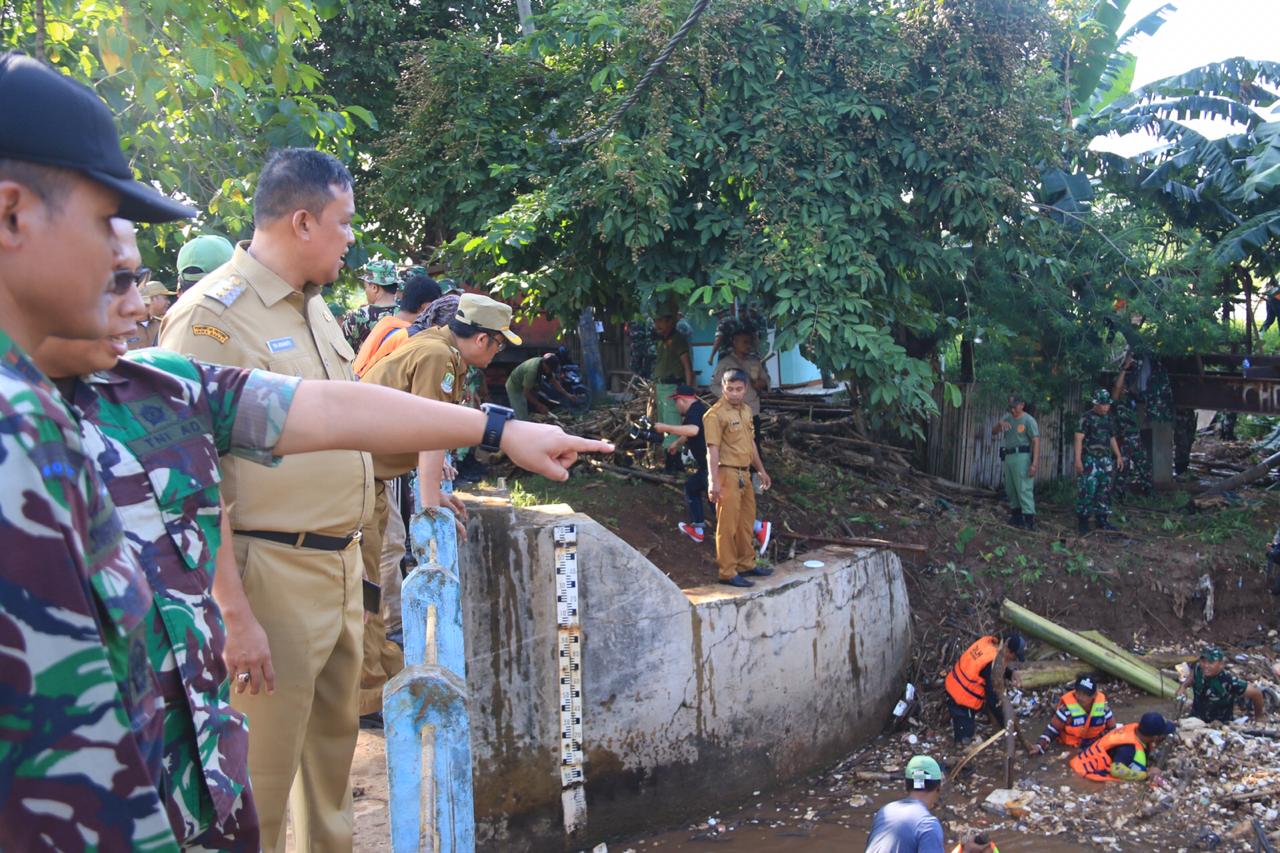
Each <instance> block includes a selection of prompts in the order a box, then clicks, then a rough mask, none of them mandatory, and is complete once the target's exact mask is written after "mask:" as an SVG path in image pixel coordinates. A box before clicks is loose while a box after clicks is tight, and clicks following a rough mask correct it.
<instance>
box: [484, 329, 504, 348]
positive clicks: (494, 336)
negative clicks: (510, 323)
mask: <svg viewBox="0 0 1280 853" xmlns="http://www.w3.org/2000/svg"><path fill="white" fill-rule="evenodd" d="M487 334H488V335H489V340H491V341H493V342H494V343H496V344H497V345H498V352H502V351H503V350H504V349H506V348H507V338H506V336H505V335H503V334H502V333H501V332H487Z"/></svg>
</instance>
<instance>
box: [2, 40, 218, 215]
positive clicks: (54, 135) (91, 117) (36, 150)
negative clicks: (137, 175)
mask: <svg viewBox="0 0 1280 853" xmlns="http://www.w3.org/2000/svg"><path fill="white" fill-rule="evenodd" d="M0 117H2V118H0V159H10V160H20V161H23V162H27V163H36V164H40V165H43V166H58V167H61V168H64V169H72V170H74V171H77V172H80V173H81V174H83V175H84V176H85V177H88V178H90V179H92V180H94V181H97V182H98V183H100V184H103V185H104V186H107V187H110V188H111V189H113V190H115V191H116V192H118V193H119V194H120V209H119V211H117V214H118V215H119V216H122V217H124V218H125V219H131V220H133V221H135V222H168V221H170V220H173V219H185V218H187V217H190V216H195V211H194V210H192V209H190V208H189V207H186V206H184V205H181V204H178V203H177V202H176V201H172V200H171V199H168V198H165V197H164V196H163V195H161V194H160V193H158V192H156V191H155V190H153V189H151V188H150V187H147V186H144V185H142V184H140V183H138V182H137V181H136V180H134V178H133V170H132V169H130V168H129V161H128V160H126V159H125V156H124V154H123V152H121V150H120V137H119V136H118V135H117V134H116V126H115V121H114V120H113V119H112V117H111V111H110V110H109V109H107V105H106V104H104V103H103V102H102V99H101V98H99V97H98V96H97V95H95V94H94V93H93V90H91V89H89V88H88V87H87V86H85V85H83V84H81V83H77V82H76V81H74V80H72V79H71V78H70V77H67V76H66V75H64V74H60V73H58V72H57V71H54V70H53V69H51V68H49V67H48V66H46V65H44V64H43V63H41V62H37V61H36V60H34V59H32V58H31V57H29V56H24V55H23V54H21V53H4V54H0Z"/></svg>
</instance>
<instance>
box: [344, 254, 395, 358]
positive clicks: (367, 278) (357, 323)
mask: <svg viewBox="0 0 1280 853" xmlns="http://www.w3.org/2000/svg"><path fill="white" fill-rule="evenodd" d="M360 280H361V281H363V282H364V295H365V299H366V300H368V301H367V303H366V304H364V305H361V306H360V307H359V308H354V309H352V310H351V311H348V312H347V314H346V316H345V317H343V318H342V324H341V325H342V334H343V335H344V336H345V337H346V339H347V343H349V344H351V349H353V350H355V351H356V352H359V351H360V345H361V344H363V343H364V339H365V338H367V337H368V336H369V332H370V331H372V329H373V327H374V326H375V325H376V324H377V322H378V321H379V320H381V319H382V318H383V317H386V316H388V315H391V314H394V313H396V310H397V309H396V296H397V294H398V293H399V292H400V276H399V274H398V273H397V272H396V265H395V264H394V263H392V262H391V261H369V263H367V264H365V265H364V268H363V269H361V270H360Z"/></svg>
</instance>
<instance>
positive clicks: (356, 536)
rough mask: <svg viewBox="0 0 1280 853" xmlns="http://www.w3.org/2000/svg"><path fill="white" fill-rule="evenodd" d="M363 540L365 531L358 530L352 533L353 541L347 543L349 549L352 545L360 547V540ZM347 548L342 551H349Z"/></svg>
mask: <svg viewBox="0 0 1280 853" xmlns="http://www.w3.org/2000/svg"><path fill="white" fill-rule="evenodd" d="M363 538H364V531H363V530H357V531H356V532H355V533H352V534H351V541H349V542H348V543H347V548H350V547H351V546H352V545H359V544H360V540H361V539H363ZM347 548H343V549H342V550H344V551H345V550H347Z"/></svg>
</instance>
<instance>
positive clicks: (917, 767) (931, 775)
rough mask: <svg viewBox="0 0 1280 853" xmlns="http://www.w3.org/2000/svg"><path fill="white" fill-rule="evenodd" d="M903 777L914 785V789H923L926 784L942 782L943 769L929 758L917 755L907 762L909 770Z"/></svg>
mask: <svg viewBox="0 0 1280 853" xmlns="http://www.w3.org/2000/svg"><path fill="white" fill-rule="evenodd" d="M903 775H904V776H905V777H906V778H907V780H908V781H910V782H912V783H913V787H915V788H917V789H923V788H924V787H925V784H924V783H925V782H941V781H942V768H941V767H939V766H938V762H937V761H935V760H934V759H932V758H930V757H929V756H927V755H916V756H912V758H911V760H910V761H908V762H907V769H906V772H905V773H904V774H903Z"/></svg>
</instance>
